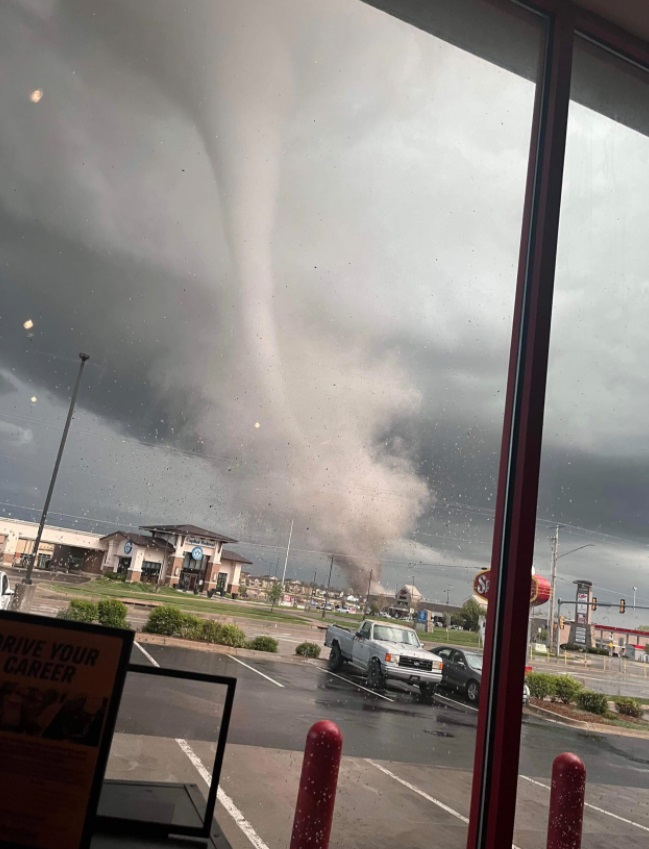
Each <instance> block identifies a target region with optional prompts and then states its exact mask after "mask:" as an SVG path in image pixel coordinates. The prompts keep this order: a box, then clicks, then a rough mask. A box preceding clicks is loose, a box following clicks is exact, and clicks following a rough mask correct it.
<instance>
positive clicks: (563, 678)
mask: <svg viewBox="0 0 649 849" xmlns="http://www.w3.org/2000/svg"><path fill="white" fill-rule="evenodd" d="M551 677H552V678H554V681H553V686H554V692H553V693H550V695H552V696H555V697H556V698H557V699H558V700H559V701H560V702H563V704H564V705H569V704H570V702H574V701H575V700H576V698H577V696H578V695H579V693H581V691H582V689H583V688H582V686H581V684H580V683H579V681H577V679H576V678H573V677H572V676H571V675H553V676H551Z"/></svg>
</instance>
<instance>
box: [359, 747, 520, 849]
mask: <svg viewBox="0 0 649 849" xmlns="http://www.w3.org/2000/svg"><path fill="white" fill-rule="evenodd" d="M365 762H366V763H368V764H370V765H371V766H373V767H376V769H378V770H380V771H381V772H382V773H383V774H384V775H387V776H389V777H390V778H392V779H393V780H394V781H397V782H398V783H399V784H402V785H403V786H404V787H407V788H408V790H412V792H413V793H416V794H417V795H418V796H421V797H422V799H426V801H427V802H432V803H433V805H437V807H438V808H441V809H442V810H443V811H446V813H447V814H450V815H451V816H452V817H455V818H456V819H458V820H460V822H463V823H465V825H468V824H469V818H468V817H465V816H464V814H461V813H460V812H459V811H456V810H455V809H454V808H451V807H450V806H449V805H446V804H445V803H444V802H442V801H440V800H439V799H436V798H435V797H434V796H430V795H429V794H428V793H425V792H424V791H423V790H420V789H419V787H417V786H415V785H414V784H411V783H410V782H409V781H406V780H405V778H401V777H400V776H398V775H396V774H395V773H394V772H391V771H390V770H389V769H386V768H385V767H384V766H383V765H382V764H380V763H377V762H376V761H373V760H372V759H371V758H365ZM512 849H519V847H518V846H516V844H515V843H512Z"/></svg>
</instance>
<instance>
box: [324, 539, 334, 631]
mask: <svg viewBox="0 0 649 849" xmlns="http://www.w3.org/2000/svg"><path fill="white" fill-rule="evenodd" d="M333 568H334V556H333V554H332V555H331V563H330V564H329V578H328V579H327V592H326V593H325V599H324V604H323V605H322V618H323V619H324V618H325V613H326V612H327V599H328V598H329V587H330V586H331V572H332V571H333Z"/></svg>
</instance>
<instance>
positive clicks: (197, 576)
mask: <svg viewBox="0 0 649 849" xmlns="http://www.w3.org/2000/svg"><path fill="white" fill-rule="evenodd" d="M37 530H38V525H37V524H36V523H35V522H23V521H19V520H16V519H2V518H0V561H1V563H2V565H3V566H5V567H12V566H16V567H20V566H23V567H24V566H27V563H28V562H29V558H30V557H31V555H32V553H33V549H34V542H35V539H36V533H37ZM140 531H144V532H145V533H133V532H132V531H130V530H128V531H122V530H118V531H114V532H113V533H110V534H105V535H101V534H93V533H88V532H84V531H76V530H71V529H69V528H58V527H52V526H48V525H46V526H45V529H44V531H43V537H42V541H41V544H40V546H39V550H38V556H37V558H36V564H35V565H36V568H37V569H60V570H62V571H66V572H69V571H80V572H95V573H96V574H100V573H102V572H106V571H110V572H115V573H117V574H121V575H124V577H125V579H126V580H127V581H134V582H142V583H156V584H158V583H161V584H170V585H171V586H175V587H178V588H179V589H185V590H196V591H199V592H201V591H205V592H207V591H210V590H213V591H215V592H220V593H226V592H227V593H232V594H233V595H237V594H238V592H239V583H240V576H241V567H242V566H245V565H252V561H250V560H248V559H246V558H245V557H243V556H242V555H241V554H239V553H237V552H236V551H233V550H231V549H227V548H225V545H228V544H230V543H236V542H237V540H235V539H233V538H232V537H228V536H225V535H224V534H221V533H218V532H217V531H211V530H208V529H207V528H201V527H198V526H197V525H146V526H143V527H141V528H140Z"/></svg>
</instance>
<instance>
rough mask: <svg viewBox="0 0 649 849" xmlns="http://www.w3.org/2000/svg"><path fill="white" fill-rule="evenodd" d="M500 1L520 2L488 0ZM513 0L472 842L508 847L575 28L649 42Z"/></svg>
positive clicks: (545, 2)
mask: <svg viewBox="0 0 649 849" xmlns="http://www.w3.org/2000/svg"><path fill="white" fill-rule="evenodd" d="M491 2H492V3H493V4H494V5H498V6H499V7H501V8H503V7H506V6H507V5H508V4H509V3H511V2H515V0H504V2H503V0H491ZM517 5H519V6H523V7H525V8H528V9H530V10H531V11H534V12H538V13H540V14H541V15H542V16H543V17H544V18H545V21H546V38H545V44H544V49H543V56H542V58H541V62H540V69H539V78H538V80H537V88H536V97H535V105H534V117H533V124H532V137H531V144H530V156H529V164H528V177H527V185H526V190H525V201H524V211H523V225H522V231H521V243H520V251H519V265H518V277H517V283H516V299H515V306H514V318H513V326H512V339H511V347H510V361H509V373H508V381H507V395H506V401H505V414H504V422H503V435H502V447H501V456H500V469H499V476H498V490H497V501H496V512H495V522H494V537H493V548H492V563H491V570H492V571H491V575H492V578H491V587H490V599H489V601H490V615H489V617H488V621H487V632H486V641H485V660H486V663H485V665H484V669H483V676H482V693H483V698H482V703H481V707H480V712H479V716H478V733H477V739H476V752H475V762H474V771H473V787H472V797H471V816H470V823H469V832H468V840H467V847H468V849H503V847H507V846H511V845H512V839H513V834H514V817H515V812H516V790H517V783H518V764H519V752H520V736H521V718H522V700H521V695H520V694H521V690H522V687H523V678H524V667H525V646H526V631H527V618H528V602H529V592H530V574H531V568H532V558H533V551H534V533H535V526H536V503H537V495H538V483H539V469H540V460H541V443H542V435H543V413H544V407H545V390H546V379H547V368H548V353H549V345H550V327H551V319H552V299H553V293H554V274H555V266H556V256H557V242H558V235H559V214H560V207H561V189H562V182H563V163H564V155H565V145H566V129H567V122H568V107H569V101H570V82H571V68H572V55H573V48H574V43H575V36H576V35H581V36H584V37H586V38H588V39H590V40H591V41H593V42H595V43H597V44H599V45H600V46H602V47H604V48H605V49H609V50H612V51H614V52H616V53H618V54H619V55H620V56H621V57H622V58H625V59H628V60H630V61H632V62H634V63H636V64H638V65H641V66H642V67H644V68H645V69H649V44H648V43H646V42H643V41H641V40H640V39H637V38H635V37H633V36H631V35H630V34H628V33H626V32H624V31H623V30H620V29H619V28H617V27H616V26H614V25H612V24H610V23H609V22H607V21H605V20H603V19H601V18H598V17H597V16H595V15H592V14H590V13H588V12H585V11H584V10H583V9H581V8H580V7H578V6H576V5H574V4H572V3H569V2H563V0H539V2H536V3H531V2H530V3H527V2H518V3H517Z"/></svg>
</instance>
